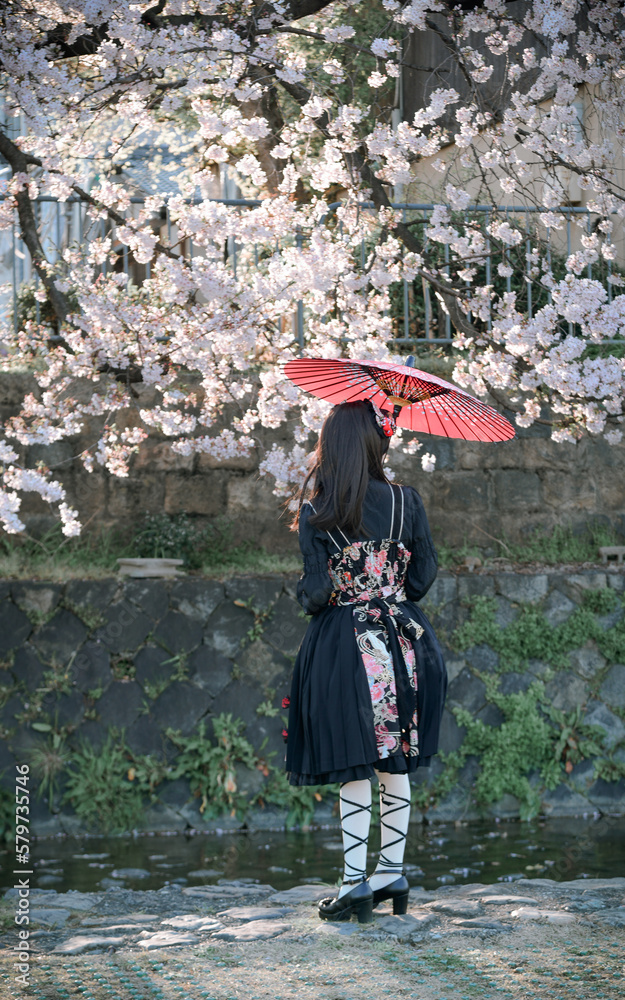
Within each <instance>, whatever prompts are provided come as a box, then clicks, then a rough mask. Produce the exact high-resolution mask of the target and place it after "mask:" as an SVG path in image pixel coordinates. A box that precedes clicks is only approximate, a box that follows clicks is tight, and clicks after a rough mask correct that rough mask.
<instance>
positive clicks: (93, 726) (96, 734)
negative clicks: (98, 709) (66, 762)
mask: <svg viewBox="0 0 625 1000" xmlns="http://www.w3.org/2000/svg"><path fill="white" fill-rule="evenodd" d="M108 731H109V726H108V725H104V724H103V723H102V722H97V720H96V719H88V720H87V722H83V723H82V725H81V726H79V728H78V729H77V730H76V732H75V733H74V734H70V736H69V738H68V740H67V742H68V745H69V746H70V747H71V748H72V749H73V750H76V749H78V747H79V746H80V743H81V741H83V740H84V741H85V742H87V743H88V744H89V746H91V747H93V749H94V750H101V748H102V747H103V746H104V744H105V743H106V738H107V736H108Z"/></svg>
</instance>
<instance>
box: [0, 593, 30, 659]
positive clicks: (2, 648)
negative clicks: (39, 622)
mask: <svg viewBox="0 0 625 1000" xmlns="http://www.w3.org/2000/svg"><path fill="white" fill-rule="evenodd" d="M32 630H33V627H32V625H31V623H30V621H29V619H28V618H27V617H26V615H25V614H24V612H23V611H20V609H19V608H18V607H17V606H16V605H15V604H13V601H8V600H4V601H2V602H1V603H0V659H2V658H3V657H5V656H6V655H7V653H9V652H10V651H11V650H12V649H16V648H17V646H21V644H22V643H23V642H26V640H27V639H28V636H29V635H30V633H31V632H32Z"/></svg>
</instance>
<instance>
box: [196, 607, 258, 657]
mask: <svg viewBox="0 0 625 1000" xmlns="http://www.w3.org/2000/svg"><path fill="white" fill-rule="evenodd" d="M253 625H254V615H253V613H252V612H251V611H249V610H248V609H247V608H239V607H237V605H236V604H234V603H229V602H226V601H224V603H223V604H220V605H219V607H218V608H217V609H216V610H215V611H214V612H213V613H212V615H211V616H210V618H209V619H208V622H207V624H206V628H205V630H204V642H205V643H206V644H207V645H208V646H212V648H213V649H215V650H216V651H217V652H218V653H222V654H223V655H224V656H230V657H234V656H236V654H237V652H238V651H239V649H240V647H241V643H242V642H243V640H244V639H246V638H247V634H248V632H249V630H250V629H251V628H252V626H253Z"/></svg>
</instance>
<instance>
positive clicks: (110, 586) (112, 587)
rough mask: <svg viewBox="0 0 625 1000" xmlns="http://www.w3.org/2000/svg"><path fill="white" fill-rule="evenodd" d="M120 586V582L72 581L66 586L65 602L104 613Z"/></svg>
mask: <svg viewBox="0 0 625 1000" xmlns="http://www.w3.org/2000/svg"><path fill="white" fill-rule="evenodd" d="M120 586H123V584H122V583H121V581H120V580H118V579H116V578H115V577H112V578H111V579H110V580H70V581H69V583H67V584H66V585H65V594H64V597H65V600H66V601H67V602H68V604H73V605H75V606H76V607H78V608H84V607H91V608H97V609H98V610H99V611H103V610H104V608H105V607H106V605H107V604H110V603H111V601H112V600H113V598H114V597H115V594H116V593H117V591H118V589H119V588H120Z"/></svg>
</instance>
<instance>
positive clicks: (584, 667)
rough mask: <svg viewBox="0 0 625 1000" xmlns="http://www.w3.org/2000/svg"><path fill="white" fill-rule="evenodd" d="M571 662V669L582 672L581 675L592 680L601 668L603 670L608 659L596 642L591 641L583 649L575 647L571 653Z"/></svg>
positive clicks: (578, 672)
mask: <svg viewBox="0 0 625 1000" xmlns="http://www.w3.org/2000/svg"><path fill="white" fill-rule="evenodd" d="M569 662H570V664H571V670H574V671H575V673H577V674H580V676H581V677H585V678H586V680H592V678H593V677H594V676H595V675H596V674H598V673H599V671H600V670H603V668H604V667H605V665H606V662H607V661H606V659H605V657H604V656H602V655H601V653H600V652H599V650H598V649H597V647H596V646H595V644H594V643H589V644H587V645H586V646H582V648H581V649H574V650H573V651H572V652H571V653H569Z"/></svg>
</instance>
